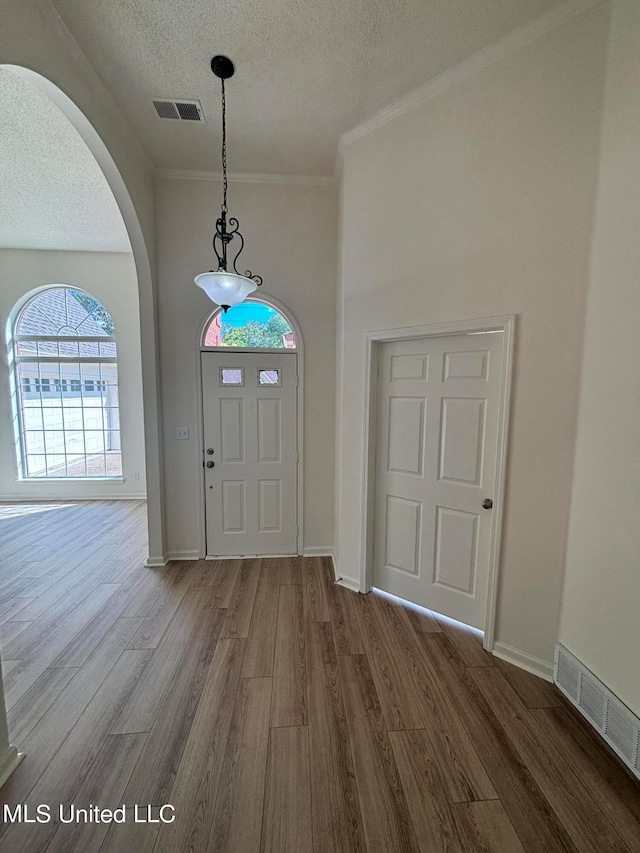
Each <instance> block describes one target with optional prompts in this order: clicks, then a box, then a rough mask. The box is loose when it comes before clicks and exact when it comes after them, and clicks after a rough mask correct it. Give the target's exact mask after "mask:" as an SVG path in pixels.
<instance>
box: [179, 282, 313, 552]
mask: <svg viewBox="0 0 640 853" xmlns="http://www.w3.org/2000/svg"><path fill="white" fill-rule="evenodd" d="M244 301H245V302H260V303H262V304H264V305H268V306H269V307H271V308H275V310H276V311H278V312H279V313H280V314H282V316H283V317H284V318H285V320H286V321H287V322H288V323H289V325H290V326H291V329H292V330H293V332H294V333H295V336H296V349H295V350H289V351H288V352H289V353H290V354H291V356H293V355H295V356H296V357H297V373H298V384H297V387H296V421H297V428H296V440H297V445H298V447H297V453H298V457H297V461H296V491H297V496H296V525H297V535H296V549H297V551H298V555H300V554H302V552H303V543H304V341H303V339H302V331H301V329H300V326H299V324H298V321H297V320H296V318H295V317H294V316H293V315H292V314H291V312H290V311H289V309H288V308H287V307H286V306H285V305H283V304H282V303H281V302H280V301H279V300H277V299H274V298H273V297H272V296H262V295H261V296H254V297H251V296H249V297H247V299H245V300H244ZM215 313H216V312H215V310H214V311H209V312H208V314H207V316H206V317H205V318H204V320H203V321H202V323H201V324H200V328H199V330H198V338H197V341H196V350H195V360H196V380H197V383H198V392H197V394H196V399H197V406H198V411H197V417H196V425H197V433H198V459H199V460H200V461H201V462H202V464H201V465H200V467H199V471H200V480H199V483H200V486H199V488H198V491H197V495H198V497H197V504H196V512H197V516H198V550H199V559H210V560H215V559H217V558H216V557H207V534H206V525H205V507H206V503H205V498H206V484H205V472H204V458H205V447H204V388H203V386H202V353H203V352H222V353H227V354H231V353H234V352H237V353H263V352H264V353H270V352H273V353H280V354H282V353H286V352H287V350H285V349H281V348H279V349H271V348H269V347H257V348H250V347H244V348H240V347H205V346H203V345H202V340H203V337H204V333H205V331H206V329H207V327H208V325H209V322H210V320H211V318H212V316H213V315H214V314H215ZM269 556H270V555H269ZM224 559H225V560H234V559H236V558H235V557H225V558H224ZM239 559H244V558H240V557H239Z"/></svg>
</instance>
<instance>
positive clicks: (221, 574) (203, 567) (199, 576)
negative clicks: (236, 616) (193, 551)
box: [191, 560, 240, 608]
mask: <svg viewBox="0 0 640 853" xmlns="http://www.w3.org/2000/svg"><path fill="white" fill-rule="evenodd" d="M239 572H240V560H199V561H198V562H197V564H196V566H195V567H194V569H193V571H192V572H191V586H209V587H211V588H212V590H213V591H214V592H213V599H212V601H214V602H215V603H216V605H217V606H218V607H223V608H227V607H228V606H229V602H230V601H231V596H232V595H233V588H234V587H235V585H236V581H237V580H238V573H239Z"/></svg>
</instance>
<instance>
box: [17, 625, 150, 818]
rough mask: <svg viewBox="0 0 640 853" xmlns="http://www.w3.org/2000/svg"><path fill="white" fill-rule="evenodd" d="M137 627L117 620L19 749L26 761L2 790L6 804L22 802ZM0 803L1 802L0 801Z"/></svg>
mask: <svg viewBox="0 0 640 853" xmlns="http://www.w3.org/2000/svg"><path fill="white" fill-rule="evenodd" d="M139 624H140V620H138V619H120V620H119V621H118V622H116V624H115V625H114V627H113V628H112V630H111V632H110V633H109V635H108V637H107V638H106V639H105V640H104V641H103V642H102V643H101V644H100V646H99V647H98V648H97V649H96V651H95V652H94V654H93V655H92V656H91V657H90V658H89V660H87V662H86V663H85V664H84V665H83V666H82V667H80V670H79V672H77V673H76V675H75V677H74V678H72V679H71V681H70V682H69V684H68V685H67V686H66V687H65V689H64V690H63V691H62V693H61V694H60V695H59V696H58V698H57V699H56V700H55V701H54V703H53V704H52V705H51V707H50V708H49V710H48V711H47V712H46V714H45V715H44V716H43V717H42V719H41V720H40V721H39V722H38V723H37V725H35V726H34V727H33V729H32V730H31V731H30V732H29V734H28V735H27V736H26V737H25V739H24V743H20V744H19V746H20V748H21V749H22V750H23V751H24V752H25V753H26V756H27V757H26V758H25V759H24V761H23V762H22V764H20V766H19V767H18V769H17V770H16V771H15V772H14V774H13V775H12V776H11V777H10V779H9V781H8V782H7V783H6V784H5V786H4V788H2V789H1V791H0V795H2V794H4V795H5V796H6V797H7V800H6V802H11V801H13V802H23V801H24V800H25V799H26V796H27V794H28V793H29V792H30V791H31V789H32V788H33V786H34V785H35V783H36V781H37V780H38V778H39V777H40V776H41V775H42V773H43V772H44V770H45V769H46V767H47V765H48V764H49V762H50V761H51V759H52V758H53V756H54V755H55V753H56V751H57V750H58V748H59V747H60V745H61V743H62V742H63V741H64V740H65V738H66V737H67V735H68V734H69V732H70V731H71V730H72V729H73V727H74V725H75V724H76V722H77V721H78V720H79V718H80V716H81V715H82V713H83V712H84V710H85V708H86V707H87V705H88V704H89V702H90V701H91V699H92V698H93V697H94V696H95V694H96V693H97V691H98V689H99V688H100V686H101V684H102V683H103V682H104V680H105V678H106V677H107V676H108V675H109V673H110V672H111V670H112V668H113V666H114V665H115V663H116V661H117V660H118V658H119V657H120V655H121V654H122V652H123V651H124V649H125V647H126V645H127V643H128V642H129V640H130V639H131V637H132V636H133V634H134V633H135V631H136V629H137V628H138V626H139ZM0 802H4V800H1V799H0Z"/></svg>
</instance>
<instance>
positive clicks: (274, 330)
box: [202, 299, 297, 350]
mask: <svg viewBox="0 0 640 853" xmlns="http://www.w3.org/2000/svg"><path fill="white" fill-rule="evenodd" d="M202 343H203V346H205V347H237V348H241V349H293V350H294V349H297V342H296V336H295V333H294V331H293V329H292V328H291V326H290V325H289V323H288V321H287V320H286V318H285V317H284V316H283V315H282V314H281V313H280V312H279V311H278V310H276V309H275V308H273V307H272V306H271V305H267V304H266V303H264V302H260V301H258V300H257V299H255V300H249V299H248V300H246V301H245V302H241V303H240V305H235V306H234V307H233V308H229V310H228V311H227V313H226V314H225V313H224V312H223V311H222V309H220V310H218V311H216V312H215V314H213V316H212V317H211V320H210V321H209V323H208V324H207V326H206V328H205V330H204V335H203V336H202Z"/></svg>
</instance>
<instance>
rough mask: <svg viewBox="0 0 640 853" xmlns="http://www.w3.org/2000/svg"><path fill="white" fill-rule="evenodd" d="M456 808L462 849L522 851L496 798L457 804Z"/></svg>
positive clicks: (499, 852) (501, 852)
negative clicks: (464, 840)
mask: <svg viewBox="0 0 640 853" xmlns="http://www.w3.org/2000/svg"><path fill="white" fill-rule="evenodd" d="M455 808H456V809H457V812H458V816H459V818H460V823H461V825H462V827H463V828H464V833H465V836H466V839H467V840H466V845H465V849H468V850H477V851H483V853H484V851H486V853H525V850H524V847H523V846H522V843H521V841H520V839H519V838H518V835H517V833H516V831H515V829H514V828H513V824H512V823H511V821H510V820H509V818H508V817H507V813H506V812H505V810H504V806H503V805H502V803H501V802H500V801H499V800H488V801H486V802H484V803H456V805H455Z"/></svg>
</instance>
